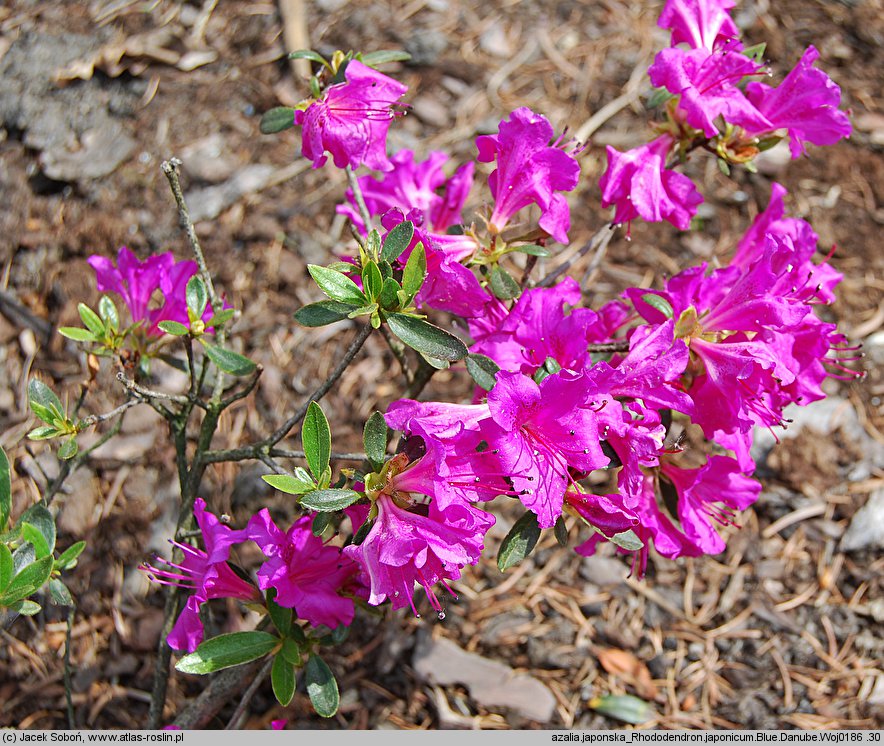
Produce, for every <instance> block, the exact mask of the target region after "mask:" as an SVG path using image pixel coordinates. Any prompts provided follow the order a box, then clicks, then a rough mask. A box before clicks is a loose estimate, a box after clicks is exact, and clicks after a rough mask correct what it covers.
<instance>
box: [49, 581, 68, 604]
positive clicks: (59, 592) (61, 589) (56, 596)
mask: <svg viewBox="0 0 884 746" xmlns="http://www.w3.org/2000/svg"><path fill="white" fill-rule="evenodd" d="M49 596H50V597H51V598H52V602H53V603H54V604H55V605H56V606H73V605H74V599H73V598H71V592H70V591H69V590H68V587H67V586H66V585H65V584H64V583H62V582H61V581H60V580H59V579H58V578H51V579H50V580H49Z"/></svg>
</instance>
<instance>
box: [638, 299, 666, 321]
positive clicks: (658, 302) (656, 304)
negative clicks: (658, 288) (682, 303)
mask: <svg viewBox="0 0 884 746" xmlns="http://www.w3.org/2000/svg"><path fill="white" fill-rule="evenodd" d="M642 300H643V301H644V302H645V303H647V304H648V305H649V306H650V307H651V308H655V309H657V310H658V311H659V312H660V313H662V314H663V315H664V316H665V317H666V318H667V319H671V318H672V314H673V311H672V306H670V305H669V301H667V300H666V299H665V298H662V297H660V296H659V295H656V294H655V293H645V294H644V295H643V296H642Z"/></svg>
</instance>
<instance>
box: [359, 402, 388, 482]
mask: <svg viewBox="0 0 884 746" xmlns="http://www.w3.org/2000/svg"><path fill="white" fill-rule="evenodd" d="M387 437H388V430H387V423H386V421H385V420H384V415H382V414H381V413H380V412H374V413H372V415H371V417H369V418H368V422H366V423H365V429H364V430H363V431H362V445H363V446H364V447H365V455H366V456H367V457H368V460H369V461H370V462H371V465H372V466H373V467H374V468H375V469H380V468H381V466H382V465H383V463H384V460H385V459H386V457H387Z"/></svg>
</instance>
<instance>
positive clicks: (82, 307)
mask: <svg viewBox="0 0 884 746" xmlns="http://www.w3.org/2000/svg"><path fill="white" fill-rule="evenodd" d="M77 311H78V312H79V314H80V318H81V319H82V320H83V324H85V325H86V328H87V329H88V330H89V331H90V332H92V333H93V334H95V335H96V336H98V337H102V336H104V322H103V321H102V320H101V318H100V317H99V316H98V314H97V313H95V311H93V310H92V309H91V308H89V306H87V305H86V304H85V303H78V304H77Z"/></svg>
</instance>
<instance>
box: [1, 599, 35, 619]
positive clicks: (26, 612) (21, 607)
mask: <svg viewBox="0 0 884 746" xmlns="http://www.w3.org/2000/svg"><path fill="white" fill-rule="evenodd" d="M8 608H9V610H10V611H13V612H15V613H16V614H21V615H22V616H34V614H39V613H40V611H41V609H42V608H43V607H42V606H40V604H38V603H37V602H36V601H30V600H28V599H25V600H23V601H18V602H16V603H14V604H10V605H9V607H8Z"/></svg>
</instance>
